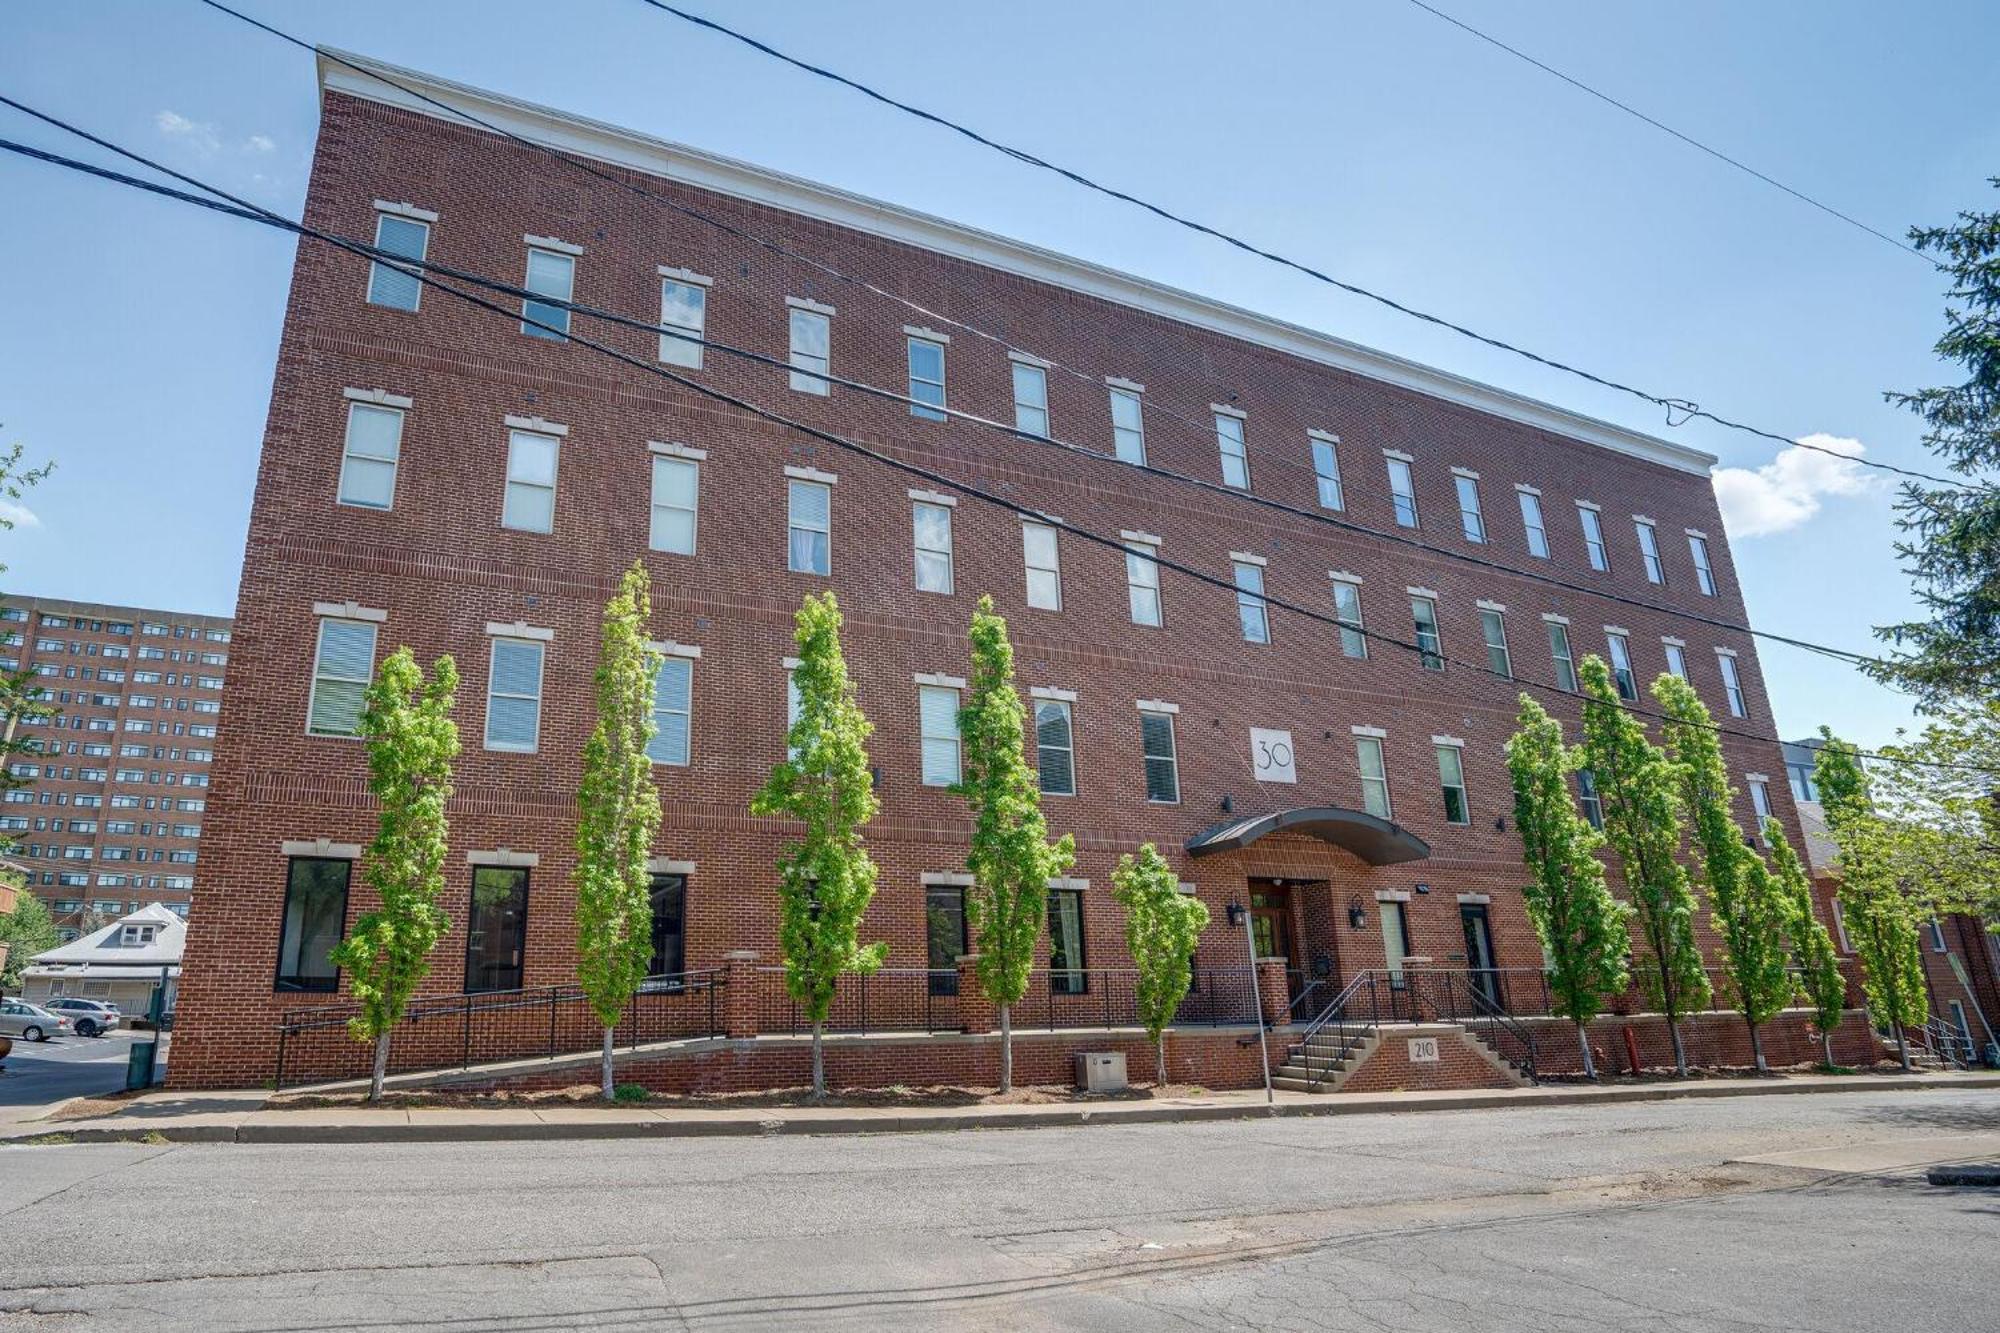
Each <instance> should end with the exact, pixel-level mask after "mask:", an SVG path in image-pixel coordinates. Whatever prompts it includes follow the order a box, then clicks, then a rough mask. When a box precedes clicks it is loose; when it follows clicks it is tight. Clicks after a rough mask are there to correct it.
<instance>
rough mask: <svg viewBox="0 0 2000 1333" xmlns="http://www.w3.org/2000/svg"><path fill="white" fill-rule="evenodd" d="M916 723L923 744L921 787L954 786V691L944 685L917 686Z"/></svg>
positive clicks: (956, 746)
mask: <svg viewBox="0 0 2000 1333" xmlns="http://www.w3.org/2000/svg"><path fill="white" fill-rule="evenodd" d="M917 721H918V729H919V732H920V735H921V737H922V742H923V780H924V785H925V786H926V787H949V786H952V785H954V784H955V783H957V781H958V779H959V766H958V691H957V690H955V689H952V688H951V687H950V686H946V685H923V686H919V687H918V689H917Z"/></svg>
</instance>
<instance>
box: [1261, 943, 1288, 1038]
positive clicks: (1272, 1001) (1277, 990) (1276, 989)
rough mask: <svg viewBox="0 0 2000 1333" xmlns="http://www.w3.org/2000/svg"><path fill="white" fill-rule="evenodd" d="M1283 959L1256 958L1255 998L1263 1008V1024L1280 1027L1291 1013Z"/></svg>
mask: <svg viewBox="0 0 2000 1333" xmlns="http://www.w3.org/2000/svg"><path fill="white" fill-rule="evenodd" d="M1285 961H1286V960H1285V959H1283V958H1259V959H1258V960H1257V999H1258V1002H1259V1003H1260V1004H1261V1005H1262V1006H1263V1009H1264V1025H1265V1026H1266V1027H1280V1026H1282V1025H1284V1024H1285V1023H1287V1022H1289V1021H1290V1019H1291V1013H1292V993H1291V988H1290V987H1289V986H1288V985H1287V984H1286V982H1285Z"/></svg>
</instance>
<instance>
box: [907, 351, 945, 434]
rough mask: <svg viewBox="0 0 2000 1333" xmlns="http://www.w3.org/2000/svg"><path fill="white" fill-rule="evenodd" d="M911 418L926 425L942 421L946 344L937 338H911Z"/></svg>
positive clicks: (943, 416)
mask: <svg viewBox="0 0 2000 1333" xmlns="http://www.w3.org/2000/svg"><path fill="white" fill-rule="evenodd" d="M909 362H910V397H911V399H912V400H913V401H912V402H911V403H910V415H911V416H913V417H916V418H918V419H920V420H923V421H943V420H944V419H945V414H944V344H943V343H942V342H940V341H938V340H937V339H935V338H919V337H917V336H915V335H914V334H913V335H911V337H910V350H909Z"/></svg>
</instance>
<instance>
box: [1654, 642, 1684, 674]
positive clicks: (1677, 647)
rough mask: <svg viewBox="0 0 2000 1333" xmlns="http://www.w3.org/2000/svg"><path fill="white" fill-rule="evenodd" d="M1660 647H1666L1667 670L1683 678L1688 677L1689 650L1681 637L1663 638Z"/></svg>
mask: <svg viewBox="0 0 2000 1333" xmlns="http://www.w3.org/2000/svg"><path fill="white" fill-rule="evenodd" d="M1660 647H1662V648H1664V649H1666V653H1667V670H1668V671H1670V672H1672V673H1673V674H1674V675H1676V676H1679V677H1680V678H1681V679H1682V680H1686V679H1687V678H1688V664H1687V652H1686V650H1685V649H1684V648H1683V647H1682V646H1681V641H1680V640H1679V639H1661V640H1660Z"/></svg>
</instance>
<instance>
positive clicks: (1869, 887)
mask: <svg viewBox="0 0 2000 1333" xmlns="http://www.w3.org/2000/svg"><path fill="white" fill-rule="evenodd" d="M1820 735H1822V736H1824V737H1825V738H1826V744H1825V745H1823V746H1821V747H1820V751H1819V760H1818V762H1817V763H1815V764H1814V766H1813V784H1814V785H1815V786H1817V787H1818V788H1819V795H1820V804H1821V805H1822V806H1823V807H1824V808H1825V810H1826V828H1827V832H1828V833H1829V834H1830V835H1832V837H1833V843H1834V846H1835V847H1837V848H1838V849H1839V859H1840V902H1841V907H1842V909H1843V914H1844V916H1845V917H1846V921H1847V938H1848V939H1849V940H1850V941H1852V943H1853V945H1854V952H1855V953H1856V954H1857V955H1858V956H1859V957H1860V959H1861V985H1862V989H1863V990H1864V991H1866V993H1867V995H1868V1008H1869V1011H1870V1013H1871V1014H1872V1016H1873V1017H1874V1019H1875V1021H1876V1022H1877V1023H1887V1024H1888V1025H1889V1030H1890V1031H1891V1032H1893V1033H1894V1034H1895V1037H1896V1053H1897V1056H1898V1058H1900V1059H1901V1061H1902V1064H1903V1069H1904V1071H1905V1072H1908V1070H1909V1068H1910V1042H1909V1036H1908V1029H1909V1028H1911V1027H1920V1026H1922V1025H1923V1023H1924V1022H1925V1021H1926V1020H1927V1019H1928V1018H1929V1017H1930V1000H1929V997H1928V996H1927V995H1926V994H1925V993H1924V956H1923V944H1922V942H1921V941H1920V940H1919V938H1918V935H1917V921H1916V916H1915V914H1914V913H1913V912H1912V911H1911V910H1910V900H1909V897H1908V896H1907V894H1906V892H1905V888H1906V886H1905V885H1904V884H1902V883H1899V882H1898V880H1897V876H1896V870H1895V865H1894V851H1895V846H1896V843H1897V839H1898V838H1899V836H1900V834H1901V831H1900V830H1899V829H1897V828H1896V827H1895V826H1894V825H1893V824H1891V823H1888V822H1887V821H1884V820H1883V819H1882V818H1881V817H1880V815H1879V814H1878V813H1877V812H1876V810H1875V808H1874V805H1873V802H1872V800H1871V798H1870V792H1869V778H1868V773H1867V771H1866V770H1864V769H1863V768H1862V766H1861V757H1860V755H1859V754H1857V753H1856V752H1855V749H1854V747H1853V746H1852V745H1849V744H1848V743H1847V742H1845V741H1842V740H1840V739H1838V738H1837V737H1835V736H1834V734H1833V733H1832V732H1831V731H1830V730H1828V729H1827V728H1825V727H1821V728H1820Z"/></svg>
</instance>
